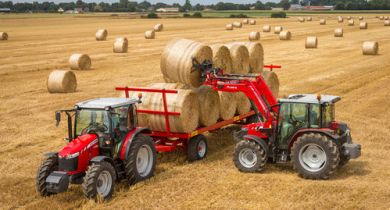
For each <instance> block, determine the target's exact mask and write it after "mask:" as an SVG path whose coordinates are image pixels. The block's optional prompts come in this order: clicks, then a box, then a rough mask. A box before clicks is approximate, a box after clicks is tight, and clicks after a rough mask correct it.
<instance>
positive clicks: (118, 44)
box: [113, 37, 128, 53]
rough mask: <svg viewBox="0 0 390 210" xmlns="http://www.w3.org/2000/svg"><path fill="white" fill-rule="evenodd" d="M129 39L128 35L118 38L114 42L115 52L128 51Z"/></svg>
mask: <svg viewBox="0 0 390 210" xmlns="http://www.w3.org/2000/svg"><path fill="white" fill-rule="evenodd" d="M127 48H128V41H127V38H126V37H120V38H117V39H116V40H115V42H114V47H113V51H114V53H127Z"/></svg>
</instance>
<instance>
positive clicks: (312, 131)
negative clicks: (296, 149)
mask: <svg viewBox="0 0 390 210" xmlns="http://www.w3.org/2000/svg"><path fill="white" fill-rule="evenodd" d="M305 133H319V134H322V135H325V136H327V137H329V138H330V139H332V140H333V141H334V140H336V139H337V136H335V135H332V134H331V133H329V131H328V130H321V129H302V130H300V131H298V132H296V133H295V134H294V135H293V136H292V137H291V138H290V141H289V142H288V148H289V149H291V147H292V146H293V144H294V142H295V141H296V140H297V139H298V137H300V136H302V135H303V134H305Z"/></svg>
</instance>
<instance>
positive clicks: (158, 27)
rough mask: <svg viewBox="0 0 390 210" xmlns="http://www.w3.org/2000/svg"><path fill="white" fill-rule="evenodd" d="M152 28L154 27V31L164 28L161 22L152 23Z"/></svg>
mask: <svg viewBox="0 0 390 210" xmlns="http://www.w3.org/2000/svg"><path fill="white" fill-rule="evenodd" d="M153 29H154V31H155V32H160V31H162V30H163V29H164V25H163V24H161V23H159V24H156V25H154V27H153Z"/></svg>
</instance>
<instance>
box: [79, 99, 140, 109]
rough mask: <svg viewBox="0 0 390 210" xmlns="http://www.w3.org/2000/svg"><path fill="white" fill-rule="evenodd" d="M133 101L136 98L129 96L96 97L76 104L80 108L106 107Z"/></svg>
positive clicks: (114, 106) (134, 101)
mask: <svg viewBox="0 0 390 210" xmlns="http://www.w3.org/2000/svg"><path fill="white" fill-rule="evenodd" d="M135 103H137V100H136V99H131V98H96V99H90V100H87V101H82V102H79V103H77V104H76V106H77V107H79V108H82V109H105V108H106V107H110V108H117V107H120V106H125V105H130V104H135Z"/></svg>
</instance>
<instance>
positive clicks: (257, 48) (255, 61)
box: [238, 42, 264, 73]
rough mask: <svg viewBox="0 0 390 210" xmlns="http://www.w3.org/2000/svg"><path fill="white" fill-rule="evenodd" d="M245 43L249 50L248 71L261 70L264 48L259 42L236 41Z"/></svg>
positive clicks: (255, 71) (259, 71) (257, 71)
mask: <svg viewBox="0 0 390 210" xmlns="http://www.w3.org/2000/svg"><path fill="white" fill-rule="evenodd" d="M238 44H242V45H245V46H246V48H247V49H248V52H249V73H261V72H263V65H264V50H263V46H262V45H261V44H260V42H238Z"/></svg>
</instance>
